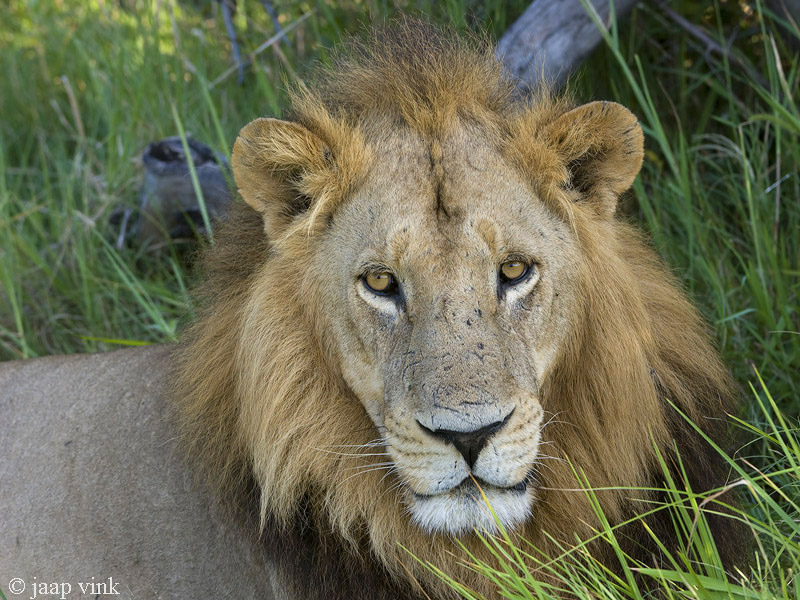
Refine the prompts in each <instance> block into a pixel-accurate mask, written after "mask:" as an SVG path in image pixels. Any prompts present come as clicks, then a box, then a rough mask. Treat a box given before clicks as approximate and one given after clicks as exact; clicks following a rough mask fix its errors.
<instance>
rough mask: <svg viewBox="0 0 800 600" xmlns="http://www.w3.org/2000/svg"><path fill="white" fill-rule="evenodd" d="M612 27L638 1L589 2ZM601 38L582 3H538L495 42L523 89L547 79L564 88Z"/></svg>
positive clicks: (546, 0)
mask: <svg viewBox="0 0 800 600" xmlns="http://www.w3.org/2000/svg"><path fill="white" fill-rule="evenodd" d="M591 2H592V5H593V6H594V8H595V10H596V11H597V14H598V15H599V16H600V18H601V19H602V20H603V22H604V23H606V24H608V23H609V19H610V14H611V8H612V4H613V8H614V11H615V14H616V18H617V19H619V18H621V17H623V16H624V15H626V14H627V13H628V12H629V11H630V9H631V8H633V5H634V4H635V3H636V0H615V1H613V2H610V1H609V0H591ZM602 39H603V37H602V34H601V32H600V31H599V30H598V28H597V25H595V23H594V21H593V20H592V18H591V16H590V15H589V14H588V12H587V11H586V9H585V8H584V7H583V4H582V3H581V1H580V0H534V1H533V2H531V5H530V6H529V7H528V8H527V10H526V11H525V12H524V13H523V14H522V16H520V17H519V19H517V20H516V21H515V22H514V23H513V24H512V25H511V27H509V28H508V31H506V32H505V33H504V34H503V36H502V37H501V38H500V40H499V41H498V42H497V56H498V57H499V58H500V59H501V60H502V61H503V64H505V67H506V70H507V71H508V72H509V73H510V74H511V75H512V76H514V77H516V78H517V79H519V81H520V84H521V87H524V88H536V87H537V86H538V85H539V83H540V82H541V81H542V80H544V81H548V82H550V84H551V85H552V86H553V87H554V88H560V87H562V86H563V85H564V83H565V82H566V81H567V78H568V77H569V75H570V74H571V73H573V72H574V71H575V70H576V69H577V68H578V67H579V66H580V65H581V64H583V62H584V61H585V60H586V58H587V57H588V56H589V54H591V52H592V50H594V49H595V47H596V46H597V44H599V43H600V41H601V40H602Z"/></svg>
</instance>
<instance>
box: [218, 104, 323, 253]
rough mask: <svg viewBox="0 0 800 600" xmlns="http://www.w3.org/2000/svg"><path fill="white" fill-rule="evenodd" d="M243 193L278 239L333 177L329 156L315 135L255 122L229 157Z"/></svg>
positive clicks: (268, 121) (283, 124)
mask: <svg viewBox="0 0 800 600" xmlns="http://www.w3.org/2000/svg"><path fill="white" fill-rule="evenodd" d="M231 164H232V166H233V176H234V179H235V180H236V185H237V187H238V188H239V192H240V193H241V195H242V197H243V198H244V200H245V202H247V203H248V204H249V205H250V206H251V207H253V208H254V209H255V210H257V211H258V212H260V213H261V214H262V216H263V218H264V229H265V231H266V232H267V235H269V236H270V237H273V236H278V235H279V234H280V232H281V231H283V229H284V228H285V227H286V226H287V225H288V224H289V222H290V221H291V220H292V219H293V218H294V217H295V216H296V215H298V214H300V213H302V212H305V211H306V210H308V208H309V207H310V205H311V204H312V202H313V200H314V199H315V197H316V196H317V195H318V194H319V193H321V191H322V190H324V189H325V187H326V184H328V183H329V181H328V180H329V179H330V176H331V174H332V172H333V164H332V158H331V153H330V150H329V149H328V147H327V146H326V144H325V143H324V142H323V141H322V140H321V139H320V138H319V137H318V136H317V135H315V134H313V133H312V132H311V131H309V130H308V129H306V128H305V127H303V126H302V125H298V124H297V123H290V122H288V121H281V120H279V119H256V120H255V121H252V122H250V123H248V124H247V125H245V126H244V128H242V130H241V132H239V137H238V138H236V143H235V144H234V145H233V156H232V158H231Z"/></svg>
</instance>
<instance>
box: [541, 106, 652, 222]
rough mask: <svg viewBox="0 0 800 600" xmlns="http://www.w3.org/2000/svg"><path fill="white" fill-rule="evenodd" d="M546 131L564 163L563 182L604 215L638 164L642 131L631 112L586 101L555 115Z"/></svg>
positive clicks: (613, 207)
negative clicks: (559, 114) (555, 117)
mask: <svg viewBox="0 0 800 600" xmlns="http://www.w3.org/2000/svg"><path fill="white" fill-rule="evenodd" d="M546 137H547V140H548V142H549V144H550V145H551V146H554V147H555V148H554V149H555V150H556V151H557V153H558V155H559V156H560V157H561V159H562V160H563V161H564V163H565V165H566V169H567V177H568V179H567V181H566V182H565V183H566V185H567V186H568V187H571V188H573V189H575V190H577V191H578V192H579V193H580V194H581V195H582V196H583V197H584V198H585V199H586V201H587V202H590V203H593V204H594V205H595V206H596V209H597V211H598V212H599V213H600V214H601V215H603V216H606V217H609V218H610V217H611V216H612V215H613V214H614V211H615V210H616V206H617V200H618V197H619V195H620V194H621V193H622V192H624V191H626V190H627V189H628V188H630V187H631V185H632V184H633V180H634V179H635V178H636V175H637V174H638V173H639V169H641V167H642V159H643V157H644V135H643V134H642V128H641V127H640V126H639V122H638V121H637V119H636V116H635V115H634V114H633V113H632V112H631V111H629V110H628V109H627V108H625V107H624V106H622V105H621V104H616V103H615V102H591V103H589V104H584V105H583V106H579V107H578V108H575V109H572V110H570V111H568V112H566V113H564V114H563V115H561V116H560V117H559V118H557V119H556V120H555V121H554V122H553V123H551V124H550V126H548V128H547V131H546Z"/></svg>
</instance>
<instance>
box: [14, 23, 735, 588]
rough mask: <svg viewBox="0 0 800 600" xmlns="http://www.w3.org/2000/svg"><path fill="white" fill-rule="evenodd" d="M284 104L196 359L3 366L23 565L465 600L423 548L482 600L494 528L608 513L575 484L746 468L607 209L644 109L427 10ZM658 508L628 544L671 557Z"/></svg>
mask: <svg viewBox="0 0 800 600" xmlns="http://www.w3.org/2000/svg"><path fill="white" fill-rule="evenodd" d="M292 106H293V109H292V113H291V115H289V117H288V120H278V119H270V118H262V119H257V120H255V121H253V122H252V123H250V124H248V125H246V126H245V127H244V128H243V129H242V131H241V133H240V135H239V137H238V139H237V140H236V143H235V145H234V151H233V157H232V161H231V165H232V169H233V172H234V177H235V181H236V184H237V186H238V188H239V191H240V194H241V196H242V198H243V200H244V202H238V203H236V204H235V205H234V206H233V208H232V211H231V213H230V214H229V215H228V216H227V217H226V218H225V220H224V222H223V223H222V224H221V226H220V228H219V229H217V230H216V231H215V239H216V244H215V245H214V246H213V247H211V248H209V250H208V251H207V252H206V255H205V257H204V258H203V260H202V264H203V265H204V266H203V272H204V277H205V282H204V283H203V284H201V286H200V287H199V288H198V290H197V298H198V303H199V307H198V317H197V320H196V321H195V322H194V324H193V325H191V327H190V328H189V329H188V330H187V331H186V332H185V335H184V337H183V339H182V341H181V343H180V344H179V345H178V346H177V347H174V348H171V347H158V348H148V349H137V350H126V351H121V352H117V353H112V354H109V355H105V356H100V357H67V358H50V359H42V360H36V361H32V362H23V363H12V364H10V365H5V366H2V367H0V397H1V398H2V402H0V411H2V412H1V413H0V422H3V423H4V424H7V426H5V427H0V447H2V448H3V449H4V454H3V460H2V461H0V475H2V478H3V489H4V492H3V494H2V495H0V503H2V504H0V506H2V508H3V511H2V514H4V515H12V516H13V517H14V518H4V519H0V548H2V549H0V573H2V574H3V576H5V574H8V576H9V579H10V578H12V577H19V578H21V579H23V580H24V581H25V582H27V584H28V585H30V584H31V582H32V581H36V580H35V579H34V578H36V577H38V578H39V579H38V581H39V582H45V579H44V578H50V579H49V581H51V582H62V583H66V582H71V583H72V584H73V586H74V585H76V584H77V583H78V582H79V581H83V580H82V579H79V578H86V579H88V578H89V577H95V578H96V579H97V580H98V581H100V580H101V578H109V577H112V576H113V577H114V578H115V579H114V581H113V582H112V581H109V582H108V583H109V584H110V585H113V584H114V582H117V583H121V590H120V591H121V595H122V596H123V597H129V598H151V597H152V598H155V597H189V596H192V595H196V593H197V590H203V593H204V594H206V595H212V596H220V597H236V598H245V597H259V598H271V597H274V598H303V599H304V600H306V599H309V600H311V599H317V598H319V599H322V598H326V599H327V598H343V599H344V598H346V599H348V600H349V599H359V598H364V599H366V598H370V599H375V598H385V599H390V598H391V599H395V598H409V599H410V598H424V597H426V596H427V597H430V598H450V597H454V596H455V593H454V592H452V591H451V590H450V589H449V588H447V587H446V586H445V585H444V584H443V583H442V582H441V581H440V580H439V579H438V578H437V577H436V576H435V575H434V574H433V573H432V572H431V571H430V570H429V569H428V568H426V567H425V566H423V563H430V564H432V565H434V566H436V567H437V568H439V569H442V570H443V571H444V572H445V573H448V574H449V575H451V576H452V577H454V578H455V579H456V580H458V581H460V582H461V583H462V584H463V585H465V586H467V587H469V588H471V589H473V590H476V591H477V592H479V593H481V594H483V595H485V596H487V597H492V596H495V595H496V591H495V590H493V588H492V585H491V583H490V582H489V581H488V580H486V579H483V578H482V577H481V576H479V575H478V574H476V573H475V572H474V571H473V570H471V569H470V568H468V567H467V566H465V557H466V555H465V553H464V548H466V550H467V551H469V552H471V553H472V554H473V556H475V557H476V558H479V559H484V560H487V561H489V562H492V560H493V559H492V557H491V555H490V554H489V552H488V550H487V549H486V547H485V546H484V544H483V543H482V542H481V537H482V536H485V535H494V534H497V533H501V534H506V535H509V536H510V537H511V539H512V540H514V541H516V542H518V543H520V544H527V542H530V543H531V544H533V545H534V546H535V547H536V548H538V549H540V550H541V551H542V552H544V553H545V554H549V555H560V554H561V553H562V552H563V550H564V549H565V548H568V547H571V546H573V545H574V544H575V542H576V540H579V539H580V540H589V539H591V538H592V536H593V535H594V533H595V531H596V529H597V528H598V527H599V526H600V523H599V520H598V516H597V513H596V511H595V510H594V507H593V504H592V499H590V496H589V495H587V494H585V493H584V491H583V490H582V487H584V486H590V487H591V488H593V489H594V490H596V491H595V492H594V496H593V497H594V499H596V502H597V504H598V506H599V507H600V508H601V509H602V512H603V514H604V515H605V518H606V519H607V520H608V522H609V523H611V524H612V525H619V524H623V523H625V522H626V521H628V520H631V519H633V517H635V516H636V515H639V514H641V513H643V512H648V511H650V510H652V509H653V507H657V506H658V503H659V502H663V501H664V500H665V498H664V496H663V494H660V493H659V492H658V491H657V489H658V487H660V486H661V485H662V481H663V480H664V478H665V474H664V473H663V472H662V468H661V463H662V461H663V462H664V463H665V464H667V465H668V467H669V469H670V473H669V475H670V476H671V477H673V478H674V479H676V480H677V481H685V482H686V484H687V485H689V486H691V488H692V489H693V490H695V491H705V490H711V489H714V488H717V487H720V486H722V485H723V484H724V483H725V482H726V472H725V468H724V464H723V463H722V461H721V459H720V458H719V456H718V454H717V452H716V451H715V450H714V449H713V448H712V446H711V445H710V444H708V443H706V442H705V441H704V438H703V437H702V436H701V435H700V434H699V433H697V432H696V431H695V429H694V428H693V427H692V426H690V425H689V424H688V423H687V421H686V419H685V418H684V416H685V417H687V418H688V419H691V421H692V422H693V423H695V424H697V425H698V426H699V427H700V428H702V430H703V431H704V432H705V435H707V436H708V437H709V438H710V439H711V440H713V441H714V442H715V443H717V444H719V445H723V446H724V445H725V444H726V442H727V425H726V422H725V416H726V414H727V413H728V412H729V411H730V410H732V409H733V408H734V407H735V400H736V392H735V386H734V385H733V383H732V381H731V378H730V376H729V374H728V373H727V371H726V369H725V368H724V366H723V365H722V363H721V361H720V359H719V357H718V354H717V353H716V351H715V350H714V347H713V344H712V343H711V340H710V337H709V334H708V331H707V328H706V326H705V325H704V323H703V320H702V319H701V317H700V315H699V313H698V311H697V310H696V309H695V308H694V307H693V306H692V304H691V302H690V301H689V300H688V299H687V298H686V296H685V294H684V293H683V292H682V291H681V286H680V285H679V283H678V282H677V281H676V279H675V277H674V276H673V275H672V274H671V273H670V271H669V270H668V268H667V267H666V266H665V265H664V264H663V262H662V261H661V260H660V258H659V257H658V255H657V254H656V253H655V252H654V251H653V249H652V248H651V247H650V246H649V245H648V243H647V241H646V239H645V238H644V237H643V235H642V234H641V233H639V232H638V231H637V230H636V228H635V227H633V226H632V225H630V224H629V223H627V222H626V220H625V219H624V218H623V217H621V216H619V215H618V214H617V208H616V207H617V203H618V200H619V197H620V196H621V195H622V194H623V193H625V192H626V191H627V190H628V189H629V188H630V187H631V185H632V183H633V181H634V179H635V178H636V176H637V174H638V172H639V170H640V168H641V164H642V160H643V143H644V142H643V134H642V130H641V128H640V126H639V124H638V122H637V119H636V117H635V116H634V115H633V114H632V113H631V112H630V111H629V110H627V109H626V108H624V107H622V106H620V105H618V104H615V103H612V102H592V103H589V104H585V105H580V106H575V105H573V104H572V103H571V102H570V101H569V100H568V99H565V98H563V97H561V98H557V97H554V96H551V95H550V94H548V93H546V92H545V91H542V92H539V93H537V94H536V95H534V96H531V97H523V96H521V95H520V94H519V93H518V92H517V91H516V90H515V89H514V83H513V81H511V80H509V79H508V78H507V77H506V76H505V75H504V74H503V71H502V69H501V66H500V63H499V62H498V61H497V59H496V58H495V56H494V53H493V51H492V49H491V46H490V45H489V44H486V43H483V42H480V41H478V42H476V41H473V40H465V39H463V38H459V37H457V36H453V35H451V34H449V33H447V32H443V31H440V30H438V29H436V28H435V27H432V26H429V25H425V24H421V23H418V22H415V21H406V22H404V23H403V24H401V25H399V26H396V27H395V28H393V29H388V30H386V31H384V32H382V33H378V34H375V35H374V36H373V37H372V38H371V39H370V40H368V41H366V42H363V43H354V44H353V45H352V46H351V47H350V49H349V50H346V51H344V52H343V53H342V54H341V55H340V56H339V57H338V58H337V59H336V60H335V61H334V63H333V66H332V67H330V68H328V69H324V68H323V69H322V70H321V71H320V74H319V75H318V76H317V79H316V81H315V82H314V83H313V84H312V85H310V86H309V87H308V88H306V87H303V86H301V87H299V88H298V89H297V90H295V91H294V93H293V97H292ZM143 381H144V383H142V382H143ZM53 390H57V392H54V391H53ZM25 424H27V425H25ZM178 446H180V447H181V448H182V450H183V452H184V453H185V456H186V457H187V463H186V464H188V465H189V469H188V470H187V468H186V467H185V466H182V465H183V463H182V462H181V460H180V459H179V458H178V457H177V456H176V455H175V454H174V453H173V450H174V449H176V448H177V447H178ZM679 458H681V459H682V461H679ZM189 471H191V474H190V473H189ZM576 474H578V476H576ZM490 507H491V510H490ZM642 523H643V522H642V521H641V520H634V522H633V523H631V524H629V525H626V526H625V527H622V528H620V529H618V530H617V536H618V539H619V540H620V543H621V544H622V546H623V549H624V550H625V551H626V552H629V553H630V554H632V555H633V556H636V557H639V558H643V559H648V560H652V561H655V562H658V560H659V553H660V550H659V546H658V545H657V544H656V543H655V542H654V541H653V539H652V536H651V535H650V533H648V531H649V532H652V534H653V535H654V536H656V537H657V538H659V543H660V544H662V545H663V547H665V548H667V549H673V548H674V547H675V546H676V544H677V543H678V542H677V541H676V540H675V539H674V533H672V531H673V528H672V524H671V523H670V521H669V517H668V515H667V514H666V513H665V511H655V512H654V513H653V514H651V515H649V516H648V517H647V519H646V521H645V522H644V523H645V525H646V526H645V525H643V524H642ZM709 523H710V526H711V528H712V532H713V533H714V534H715V536H716V541H717V545H718V549H719V552H720V555H721V556H722V558H723V560H724V561H725V564H726V565H732V564H734V563H735V561H737V560H739V556H740V552H741V549H742V546H741V544H739V541H738V539H739V538H738V537H737V536H736V535H731V534H732V533H733V529H732V527H731V525H730V524H729V523H728V520H726V519H725V518H723V517H717V518H711V519H710V521H709ZM523 540H527V542H524V541H523ZM524 548H526V549H527V548H528V546H527V545H526V546H524ZM588 549H589V550H590V551H591V552H592V554H593V556H595V557H596V558H597V559H598V560H600V561H602V562H603V563H605V564H606V565H608V567H609V568H611V569H613V568H615V567H614V561H615V557H614V555H613V552H612V551H611V550H610V548H609V547H608V546H607V545H604V544H603V543H602V542H600V541H595V542H592V543H591V544H590V545H589V546H588ZM417 559H419V560H417ZM530 569H531V571H532V574H533V576H534V577H537V578H540V579H543V580H544V579H546V578H547V577H548V575H547V573H543V572H541V571H540V570H537V567H536V565H535V564H531V565H530ZM118 576H119V577H120V580H119V581H118V580H117V579H116V577H118ZM103 581H106V579H103ZM45 583H46V582H45ZM0 585H7V584H6V581H0ZM29 592H30V590H29ZM73 592H75V593H77V588H76V587H73ZM29 595H30V593H29Z"/></svg>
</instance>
